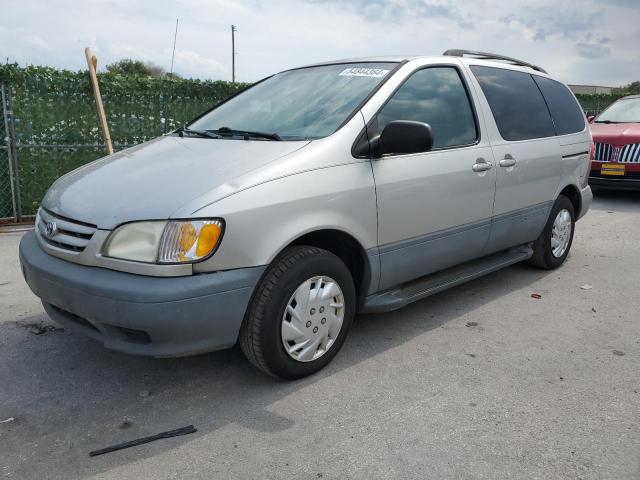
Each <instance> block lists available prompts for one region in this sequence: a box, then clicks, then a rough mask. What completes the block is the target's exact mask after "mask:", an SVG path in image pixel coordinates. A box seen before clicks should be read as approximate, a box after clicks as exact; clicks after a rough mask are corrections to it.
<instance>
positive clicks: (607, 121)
mask: <svg viewBox="0 0 640 480" xmlns="http://www.w3.org/2000/svg"><path fill="white" fill-rule="evenodd" d="M593 123H621V122H614V121H613V120H596V121H595V122H593Z"/></svg>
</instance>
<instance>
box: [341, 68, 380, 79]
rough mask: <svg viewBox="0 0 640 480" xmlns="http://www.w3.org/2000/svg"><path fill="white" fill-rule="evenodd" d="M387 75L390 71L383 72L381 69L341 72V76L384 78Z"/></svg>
mask: <svg viewBox="0 0 640 480" xmlns="http://www.w3.org/2000/svg"><path fill="white" fill-rule="evenodd" d="M387 73H389V70H383V69H381V68H345V69H344V70H343V71H342V72H340V76H345V77H374V78H382V77H384V76H385V75H386V74H387Z"/></svg>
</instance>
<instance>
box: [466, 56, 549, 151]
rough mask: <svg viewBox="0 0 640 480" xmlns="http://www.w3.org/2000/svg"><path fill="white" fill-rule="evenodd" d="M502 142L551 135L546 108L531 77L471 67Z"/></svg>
mask: <svg viewBox="0 0 640 480" xmlns="http://www.w3.org/2000/svg"><path fill="white" fill-rule="evenodd" d="M470 68H471V71H472V72H473V74H474V75H475V77H476V78H477V79H478V82H479V83H480V87H481V88H482V92H483V93H484V96H485V97H486V98H487V101H488V102H489V107H491V112H492V113H493V118H494V119H495V121H496V124H497V126H498V130H499V131H500V135H501V136H502V138H504V139H505V140H509V141H517V140H530V139H533V138H545V137H553V136H555V129H554V126H553V121H552V120H551V115H550V114H549V109H548V108H547V105H546V103H545V100H544V98H543V97H542V94H541V93H540V89H539V88H538V86H537V84H536V82H535V81H534V80H533V77H532V76H531V75H530V74H528V73H524V72H517V71H514V70H506V69H503V68H496V67H484V66H480V65H472V66H471V67H470Z"/></svg>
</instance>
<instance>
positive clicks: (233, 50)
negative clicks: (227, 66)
mask: <svg viewBox="0 0 640 480" xmlns="http://www.w3.org/2000/svg"><path fill="white" fill-rule="evenodd" d="M236 31H237V28H236V26H235V25H231V83H236Z"/></svg>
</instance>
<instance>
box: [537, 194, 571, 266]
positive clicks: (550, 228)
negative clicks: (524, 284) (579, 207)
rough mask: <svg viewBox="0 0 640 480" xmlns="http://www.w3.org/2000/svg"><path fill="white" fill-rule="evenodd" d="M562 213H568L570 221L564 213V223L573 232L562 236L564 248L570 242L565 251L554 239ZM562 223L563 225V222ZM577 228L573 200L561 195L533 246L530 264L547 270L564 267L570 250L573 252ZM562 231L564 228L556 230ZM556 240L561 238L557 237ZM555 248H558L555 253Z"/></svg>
mask: <svg viewBox="0 0 640 480" xmlns="http://www.w3.org/2000/svg"><path fill="white" fill-rule="evenodd" d="M561 212H566V213H568V216H569V218H568V219H567V218H566V214H564V213H563V216H564V218H565V222H564V223H565V225H569V226H570V228H571V231H570V232H567V231H566V229H565V230H564V232H563V233H562V235H561V237H562V239H561V240H560V244H561V246H563V245H564V243H565V242H566V241H567V240H568V242H566V247H565V248H564V249H560V250H558V249H557V244H555V243H554V241H553V240H552V237H553V236H554V234H555V232H554V223H555V222H556V219H557V218H558V216H559V214H560V213H561ZM560 222H561V223H562V221H561V220H560ZM567 222H569V223H567ZM575 226H576V215H575V211H574V209H573V203H571V200H569V199H568V198H567V197H565V196H564V195H560V196H559V197H558V199H557V200H556V201H555V203H554V204H553V207H552V208H551V214H550V215H549V219H548V220H547V224H546V225H545V227H544V230H543V231H542V233H541V234H540V236H539V237H538V239H537V240H536V241H535V242H534V244H533V256H532V257H531V258H530V259H529V263H530V264H531V265H533V266H535V267H538V268H543V269H545V270H551V269H554V268H558V267H559V266H560V265H562V264H563V263H564V261H565V260H566V259H567V256H568V255H569V250H571V244H572V243H573V233H574V231H575ZM567 228H569V227H567ZM562 230H563V229H562V227H560V228H559V229H558V228H557V229H556V231H562ZM556 238H559V237H557V236H556ZM554 248H556V250H555V251H554Z"/></svg>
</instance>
